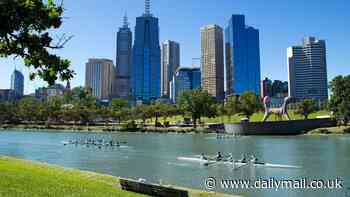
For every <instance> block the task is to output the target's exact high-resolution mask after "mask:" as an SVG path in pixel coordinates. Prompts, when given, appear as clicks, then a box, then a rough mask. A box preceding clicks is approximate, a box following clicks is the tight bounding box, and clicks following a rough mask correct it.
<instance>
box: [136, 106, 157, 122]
mask: <svg viewBox="0 0 350 197" xmlns="http://www.w3.org/2000/svg"><path fill="white" fill-rule="evenodd" d="M152 115H153V114H152V111H151V107H150V106H148V105H144V104H142V105H136V107H134V108H133V110H132V119H133V120H134V119H135V118H136V117H137V118H140V119H141V120H142V124H145V123H146V120H147V119H149V118H152Z"/></svg>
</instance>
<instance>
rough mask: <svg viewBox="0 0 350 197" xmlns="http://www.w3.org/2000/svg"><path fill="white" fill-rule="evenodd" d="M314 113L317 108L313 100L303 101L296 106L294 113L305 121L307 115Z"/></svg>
mask: <svg viewBox="0 0 350 197" xmlns="http://www.w3.org/2000/svg"><path fill="white" fill-rule="evenodd" d="M315 111H317V106H316V102H315V101H314V100H311V99H305V100H303V101H302V102H301V103H298V104H297V110H296V113H297V114H300V115H303V116H304V119H305V120H307V119H308V117H309V115H310V114H311V113H313V112H315Z"/></svg>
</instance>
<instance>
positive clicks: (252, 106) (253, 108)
mask: <svg viewBox="0 0 350 197" xmlns="http://www.w3.org/2000/svg"><path fill="white" fill-rule="evenodd" d="M238 106H239V107H238V109H239V112H240V113H241V114H242V115H244V116H245V117H247V118H248V119H250V117H251V116H252V115H253V114H254V113H255V112H258V111H260V110H261V108H262V105H261V102H260V100H259V98H258V96H256V95H255V94H254V93H253V92H244V93H243V94H242V95H241V96H240V97H239V104H238Z"/></svg>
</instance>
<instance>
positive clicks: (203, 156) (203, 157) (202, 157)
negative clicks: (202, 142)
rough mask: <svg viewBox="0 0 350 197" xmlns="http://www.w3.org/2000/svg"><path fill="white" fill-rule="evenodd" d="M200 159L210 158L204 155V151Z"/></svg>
mask: <svg viewBox="0 0 350 197" xmlns="http://www.w3.org/2000/svg"><path fill="white" fill-rule="evenodd" d="M200 159H202V160H208V158H207V157H206V156H205V155H204V153H202V155H201V158H200Z"/></svg>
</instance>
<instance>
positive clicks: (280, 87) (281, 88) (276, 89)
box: [271, 80, 288, 98]
mask: <svg viewBox="0 0 350 197" xmlns="http://www.w3.org/2000/svg"><path fill="white" fill-rule="evenodd" d="M271 87H272V97H276V98H285V97H287V96H288V82H287V81H280V80H274V81H273V82H272V84H271Z"/></svg>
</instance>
